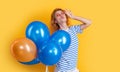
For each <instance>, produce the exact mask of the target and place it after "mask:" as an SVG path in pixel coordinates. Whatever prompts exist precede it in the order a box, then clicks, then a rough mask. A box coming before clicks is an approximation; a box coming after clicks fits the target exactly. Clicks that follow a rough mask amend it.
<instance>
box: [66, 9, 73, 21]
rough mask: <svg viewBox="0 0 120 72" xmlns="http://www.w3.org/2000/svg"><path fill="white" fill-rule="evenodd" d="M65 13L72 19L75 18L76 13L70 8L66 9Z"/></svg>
mask: <svg viewBox="0 0 120 72" xmlns="http://www.w3.org/2000/svg"><path fill="white" fill-rule="evenodd" d="M65 14H66V15H67V16H68V17H69V18H71V19H74V17H75V16H74V15H73V14H72V12H71V11H70V10H67V9H66V10H65Z"/></svg>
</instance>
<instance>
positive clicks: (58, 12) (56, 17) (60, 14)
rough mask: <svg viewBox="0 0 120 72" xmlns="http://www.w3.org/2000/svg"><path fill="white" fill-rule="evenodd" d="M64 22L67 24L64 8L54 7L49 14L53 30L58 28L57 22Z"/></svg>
mask: <svg viewBox="0 0 120 72" xmlns="http://www.w3.org/2000/svg"><path fill="white" fill-rule="evenodd" d="M62 23H66V24H67V25H69V19H68V16H67V15H66V14H65V12H64V10H63V9H61V8H56V9H54V10H53V12H52V14H51V25H52V26H53V27H54V29H55V30H58V29H60V26H59V24H62Z"/></svg>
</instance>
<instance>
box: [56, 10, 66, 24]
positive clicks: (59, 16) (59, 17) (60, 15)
mask: <svg viewBox="0 0 120 72" xmlns="http://www.w3.org/2000/svg"><path fill="white" fill-rule="evenodd" d="M55 22H56V23H57V24H62V23H66V22H67V18H66V15H65V13H64V12H63V11H61V10H58V11H56V12H55Z"/></svg>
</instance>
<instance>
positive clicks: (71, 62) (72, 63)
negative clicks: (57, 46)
mask: <svg viewBox="0 0 120 72" xmlns="http://www.w3.org/2000/svg"><path fill="white" fill-rule="evenodd" d="M67 32H68V33H69V34H70V36H71V44H70V46H69V48H68V49H67V50H66V51H65V52H63V55H62V57H61V59H60V61H59V62H58V63H57V64H56V70H58V71H60V72H66V71H67V70H71V69H73V68H76V65H77V56H78V38H77V34H78V33H82V30H81V29H80V25H74V26H71V27H70V28H69V29H68V30H67Z"/></svg>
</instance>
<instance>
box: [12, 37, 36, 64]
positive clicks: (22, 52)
mask: <svg viewBox="0 0 120 72" xmlns="http://www.w3.org/2000/svg"><path fill="white" fill-rule="evenodd" d="M11 53H12V55H13V56H14V57H15V58H16V59H17V60H18V61H20V62H29V61H32V60H33V59H35V58H36V54H37V49H36V45H35V44H34V43H33V42H32V41H31V40H30V39H27V38H21V39H17V40H15V41H14V42H13V43H12V45H11Z"/></svg>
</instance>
